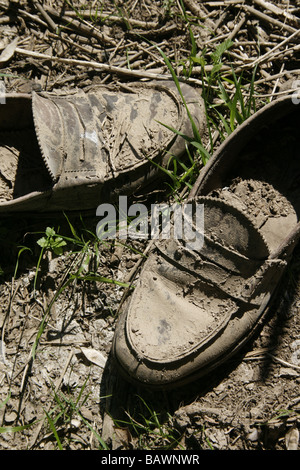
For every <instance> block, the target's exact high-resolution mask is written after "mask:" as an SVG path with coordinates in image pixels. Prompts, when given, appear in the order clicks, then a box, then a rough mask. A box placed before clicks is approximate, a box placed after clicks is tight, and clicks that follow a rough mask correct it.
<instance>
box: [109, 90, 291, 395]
mask: <svg viewBox="0 0 300 470" xmlns="http://www.w3.org/2000/svg"><path fill="white" fill-rule="evenodd" d="M299 128H300V107H299V106H298V107H297V106H295V105H294V104H293V103H292V101H291V98H290V97H288V98H284V99H283V100H278V101H277V102H274V103H272V104H270V105H268V106H266V107H265V108H264V109H262V110H261V111H259V112H258V113H256V114H255V116H254V117H252V118H250V119H249V120H248V122H246V123H245V124H243V125H241V126H240V127H239V128H238V129H237V131H235V132H234V133H233V134H232V135H231V136H230V137H229V138H228V140H226V142H224V144H222V146H221V147H220V149H219V150H218V151H217V153H216V154H215V156H214V157H213V158H212V159H211V161H210V162H209V163H208V164H207V166H206V167H205V169H204V171H203V172H202V173H201V175H200V177H199V179H198V181H197V182H196V184H195V186H194V188H193V190H192V192H191V194H190V197H189V201H188V202H187V204H186V207H187V206H188V204H190V205H193V206H194V210H193V213H194V219H193V224H194V225H192V227H193V229H194V230H195V229H196V228H197V219H196V215H195V214H196V212H195V208H197V207H198V208H199V207H201V208H202V209H203V219H204V230H203V233H202V235H203V236H202V244H201V246H200V244H198V245H197V244H195V245H192V243H191V241H192V238H190V239H186V240H181V239H179V237H178V239H176V237H175V236H173V238H172V237H170V239H168V240H159V241H158V242H157V243H156V246H155V248H154V250H153V251H152V253H151V255H150V256H149V257H148V259H147V261H146V262H145V264H144V266H143V268H142V270H141V273H140V276H139V279H138V282H137V284H136V287H135V289H134V291H133V294H132V296H131V298H129V300H128V302H127V305H126V308H125V309H124V312H123V313H122V315H121V316H120V320H119V322H118V324H117V327H116V332H115V337H114V341H113V347H112V356H113V357H114V360H115V364H116V366H117V368H118V369H119V371H120V372H121V373H122V374H123V375H124V377H127V379H129V380H131V381H133V382H136V383H139V384H144V385H147V386H149V387H151V386H152V387H157V388H170V387H176V386H179V385H182V384H185V383H187V382H189V381H191V380H194V379H196V378H198V377H201V376H203V375H204V374H207V372H209V371H210V370H212V369H213V368H215V367H217V366H219V365H220V364H221V363H223V362H224V361H225V360H227V359H228V358H229V357H231V356H232V355H233V354H234V353H236V351H237V350H239V348H240V347H241V346H242V345H244V343H245V342H246V341H247V340H249V338H250V337H251V336H252V335H253V333H254V332H255V331H256V330H257V327H258V325H260V324H261V323H262V321H263V320H264V319H265V316H266V314H267V312H268V310H269V307H270V304H271V301H272V300H273V298H274V296H275V293H276V291H277V288H278V285H279V281H280V279H281V277H282V274H283V273H284V271H285V269H286V266H287V264H288V263H289V261H290V259H291V257H292V253H293V249H294V247H295V246H296V243H297V242H298V240H299V237H300V223H299V215H300V198H299V195H300V155H299V149H300V139H299ZM199 220H200V219H199ZM175 224H176V218H175V217H174V227H175ZM199 229H201V224H199V225H198V234H199ZM174 233H175V232H174ZM200 239H201V237H200ZM200 241H201V240H199V243H200Z"/></svg>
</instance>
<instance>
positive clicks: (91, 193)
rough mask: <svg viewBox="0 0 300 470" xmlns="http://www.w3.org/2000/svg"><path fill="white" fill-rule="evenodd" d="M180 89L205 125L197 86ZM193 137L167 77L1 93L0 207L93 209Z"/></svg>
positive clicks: (148, 176) (146, 177)
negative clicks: (119, 85)
mask: <svg viewBox="0 0 300 470" xmlns="http://www.w3.org/2000/svg"><path fill="white" fill-rule="evenodd" d="M182 93H183V96H184V98H185V100H186V103H187V105H188V108H189V111H190V113H191V115H192V116H193V119H194V120H195V123H196V124H197V125H198V126H199V129H200V132H204V129H205V128H206V119H205V113H204V106H203V102H202V98H201V95H200V92H199V90H196V89H194V88H192V87H190V86H188V85H186V84H183V85H182ZM161 123H163V124H165V125H167V126H172V127H173V128H175V129H176V130H178V131H180V132H182V133H184V134H186V135H189V136H190V137H192V136H193V133H192V128H191V124H190V121H189V119H188V116H187V113H186V108H185V106H184V104H183V102H182V99H181V96H180V95H179V93H178V91H177V89H176V86H175V84H174V83H173V82H169V81H166V82H165V81H163V82H159V83H158V82H157V83H152V82H148V83H147V82H145V83H143V82H142V83H133V84H131V85H130V88H129V87H128V91H126V92H125V91H120V90H117V89H115V88H111V87H108V86H97V87H93V88H90V89H89V90H88V91H85V92H83V91H82V90H77V91H74V92H72V93H68V94H64V93H60V94H57V93H36V92H33V93H32V95H25V94H15V95H7V96H6V99H5V103H4V104H1V105H0V213H6V214H8V213H14V212H17V211H56V210H84V209H96V207H98V205H99V204H101V203H103V202H111V201H112V200H113V199H115V198H116V197H117V195H118V194H122V195H126V194H130V193H132V192H133V191H135V190H137V189H138V188H139V187H141V186H143V185H145V184H147V183H149V182H150V181H151V180H152V179H153V178H154V177H157V174H158V171H157V169H156V167H155V166H154V165H153V163H151V162H150V160H149V159H152V160H154V161H155V162H156V163H158V164H161V165H164V164H165V163H166V161H167V160H169V158H170V155H174V156H175V157H180V156H181V155H182V154H183V153H184V152H185V141H184V139H183V138H182V137H179V136H177V134H175V133H174V132H172V131H170V130H168V129H167V127H165V126H164V125H162V124H161Z"/></svg>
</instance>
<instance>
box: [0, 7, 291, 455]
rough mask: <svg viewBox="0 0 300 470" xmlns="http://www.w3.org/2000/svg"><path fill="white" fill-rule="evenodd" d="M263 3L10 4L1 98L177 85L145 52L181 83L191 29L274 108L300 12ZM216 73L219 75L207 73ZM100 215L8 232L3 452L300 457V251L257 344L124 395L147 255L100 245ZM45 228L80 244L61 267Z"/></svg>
mask: <svg viewBox="0 0 300 470" xmlns="http://www.w3.org/2000/svg"><path fill="white" fill-rule="evenodd" d="M265 3H266V2H263V1H254V2H250V1H235V0H228V1H227V0H224V1H213V0H212V1H204V2H197V1H196V0H191V1H183V2H180V1H176V0H157V1H149V0H130V1H126V2H125V1H121V0H117V1H115V2H114V1H110V0H103V1H90V2H80V1H75V0H74V1H72V0H70V1H62V0H60V1H55V2H54V0H44V1H42V2H40V3H39V2H37V1H32V2H31V1H22V0H21V1H19V2H15V1H11V2H9V1H6V0H0V51H3V50H4V49H5V48H6V47H7V46H9V45H11V46H10V47H9V48H8V49H6V53H5V55H4V54H3V55H2V56H0V67H1V70H0V73H1V76H0V80H1V84H2V85H3V84H4V85H5V88H6V90H7V91H18V92H30V90H32V89H33V88H36V89H42V90H54V89H62V88H64V89H68V88H73V87H82V88H84V87H85V86H89V85H91V84H93V83H107V84H110V83H119V84H120V86H121V87H122V86H124V85H126V84H128V83H129V82H130V81H131V80H139V79H147V78H148V74H149V73H151V74H152V75H153V76H154V77H155V76H157V77H158V78H159V76H160V75H167V74H168V73H169V71H168V69H167V68H166V66H165V64H164V61H163V60H162V56H161V55H160V54H159V52H158V50H157V48H155V47H153V45H152V46H151V43H149V41H151V42H152V43H154V44H156V45H159V46H160V48H161V49H162V50H163V51H164V52H165V54H166V55H167V56H168V57H169V58H170V59H172V61H173V64H174V67H175V68H176V71H177V73H178V74H179V75H180V76H184V74H185V73H188V71H189V65H190V63H189V57H190V55H191V50H192V41H191V36H190V34H189V29H188V25H189V26H190V28H191V29H192V31H193V37H194V40H195V45H196V48H197V50H196V55H197V56H198V57H200V54H201V52H203V53H204V54H205V56H206V57H210V53H211V52H213V51H214V50H215V48H216V46H217V45H218V44H221V43H222V42H223V41H224V40H226V39H228V38H230V39H232V41H233V46H232V48H231V49H230V51H229V53H228V54H227V55H226V61H224V62H223V64H224V65H223V68H222V70H221V71H224V73H225V72H226V70H227V71H228V68H229V69H230V67H229V64H232V65H233V67H234V69H235V71H236V73H237V75H238V76H239V74H240V73H241V71H242V70H243V71H244V73H245V74H246V75H247V74H248V75H249V74H251V73H252V71H253V68H254V65H257V73H256V77H255V89H256V92H257V94H258V95H259V98H257V102H258V103H259V102H261V103H263V102H266V101H268V100H270V99H275V98H276V96H278V94H280V93H282V92H283V91H284V89H287V88H291V83H292V82H291V80H293V79H294V80H295V77H296V78H297V75H296V74H297V73H299V68H300V67H299V47H300V38H299V35H297V30H298V28H299V18H300V7H299V3H298V2H297V1H296V0H294V1H286V0H281V1H275V2H272V3H271V4H269V5H265ZM297 3H298V6H297ZM41 5H42V7H41ZM200 5H201V6H200ZM270 5H271V6H270ZM183 7H184V8H185V11H186V15H187V16H186V18H185V16H184V13H183ZM76 8H77V11H76ZM78 11H80V15H79V14H78ZM104 18H105V19H104ZM15 38H18V44H17V48H15V47H16V44H15V43H14V42H13V41H14V39H15ZM193 65H194V67H193V68H192V70H191V73H190V77H189V81H190V82H191V83H192V84H193V85H194V86H200V85H201V83H202V79H201V67H200V65H199V62H197V61H194V63H193ZM211 69H212V62H209V60H208V61H207V68H206V71H207V73H208V74H209V73H210V72H211ZM206 83H207V82H206ZM224 83H225V82H224ZM230 86H231V85H230V83H229V82H228V87H229V88H228V89H229V90H230ZM212 99H216V100H218V97H217V95H215V96H212ZM216 102H217V101H216ZM224 112H225V111H224ZM218 144H219V140H218V136H217V135H216V139H215V147H217V146H218ZM168 182H169V180H168ZM142 197H143V200H144V201H147V202H148V203H149V202H150V201H152V202H153V201H155V200H159V201H161V200H165V199H166V198H167V197H169V187H168V185H166V184H164V183H163V184H160V185H158V186H157V188H154V189H153V190H152V192H151V193H150V194H146V195H143V196H140V199H139V200H141V198H142ZM94 215H95V214H92V215H90V214H81V215H78V214H76V215H72V214H70V215H69V218H70V222H71V224H72V227H73V228H74V229H75V230H76V233H77V234H78V235H79V239H76V237H75V235H74V233H72V230H71V228H70V225H69V224H68V222H67V219H66V217H64V216H61V217H60V218H57V217H51V216H47V215H44V216H36V215H35V214H31V215H30V216H27V217H25V216H24V217H17V218H7V219H6V218H2V219H1V221H0V237H1V244H0V250H1V262H0V266H1V285H0V299H1V305H0V327H1V338H0V339H1V343H0V345H1V349H0V386H1V388H0V419H1V422H0V431H1V432H0V449H2V450H4V449H9V450H12V449H18V450H27V449H39V450H40V449H43V450H48V449H57V448H59V447H62V448H64V449H71V450H73V449H74V450H79V449H80V450H84V449H91V450H93V449H102V448H105V447H107V448H109V449H134V450H137V449H151V450H157V449H167V448H173V449H188V450H193V451H200V450H202V449H221V450H240V449H243V450H260V449H265V450H272V449H275V450H284V449H295V448H297V446H298V434H299V432H298V429H299V418H300V395H299V384H300V375H299V372H300V317H299V310H300V284H299V282H298V280H299V273H300V250H299V248H298V249H297V250H296V253H295V256H294V259H293V263H292V266H291V267H290V269H289V271H288V272H287V275H286V277H285V279H284V282H283V284H282V286H281V288H280V291H279V293H278V296H277V298H276V300H275V302H274V305H273V309H272V311H271V312H270V317H269V319H268V321H267V323H266V324H265V325H264V326H263V327H262V328H261V331H260V332H259V335H257V336H256V337H255V338H254V339H253V340H252V342H251V344H248V345H247V347H246V348H245V349H244V350H243V351H241V352H240V353H239V354H238V356H237V357H235V358H234V359H233V360H232V361H230V362H229V363H228V364H226V366H225V367H222V368H221V370H216V371H215V372H214V373H211V374H210V375H209V376H208V377H206V378H205V379H202V380H201V381H198V382H195V383H193V384H192V385H191V386H188V387H185V388H182V389H180V390H174V391H172V392H168V393H167V394H165V393H163V392H160V393H153V392H151V391H150V390H145V389H143V388H136V387H133V386H132V385H129V384H127V383H124V382H122V380H121V379H120V378H119V377H118V376H117V375H116V374H115V372H114V370H113V369H112V368H111V367H110V359H109V351H110V347H111V342H112V337H113V334H114V325H115V322H116V319H117V316H118V312H119V309H120V308H122V304H121V299H122V296H123V294H124V290H125V288H124V287H123V286H122V283H124V282H127V280H128V276H129V275H130V273H131V272H132V269H134V270H135V269H137V267H138V263H139V261H140V260H141V257H142V253H143V252H144V250H145V249H147V242H140V241H135V242H134V243H133V242H132V241H128V244H127V245H126V246H121V245H118V244H109V245H105V246H104V245H99V244H97V243H96V242H95V239H94V238H93V236H92V235H91V233H90V232H94V233H95V229H96V223H97V220H96V218H95V217H94ZM47 227H53V228H54V230H55V231H56V232H57V233H58V232H59V233H60V234H61V235H64V236H67V237H69V238H70V239H71V240H70V241H67V244H66V245H65V246H64V247H63V249H64V250H63V253H62V254H61V255H56V254H55V253H54V252H53V250H52V251H51V250H47V251H46V252H44V253H43V256H42V257H41V259H40V253H41V246H40V245H38V244H37V240H39V239H40V238H41V237H42V236H43V235H44V236H45V230H46V228H47ZM83 239H84V241H82V240H83ZM87 241H89V244H87V243H85V242H87ZM21 247H26V249H24V250H22V248H21ZM27 248H28V249H27ZM29 249H30V250H29ZM79 267H81V268H82V269H81V271H80V272H78V269H79ZM74 273H77V275H76V276H74V279H71V277H70V276H71V275H72V274H74ZM91 273H92V274H93V275H92V276H91ZM137 273H138V271H137ZM88 275H89V276H88ZM96 276H98V277H97V278H96ZM100 276H103V277H105V278H107V279H109V280H113V281H114V283H108V282H101V278H100ZM67 281H68V282H67ZM116 281H117V283H116ZM118 283H119V284H118ZM183 327H184V325H183Z"/></svg>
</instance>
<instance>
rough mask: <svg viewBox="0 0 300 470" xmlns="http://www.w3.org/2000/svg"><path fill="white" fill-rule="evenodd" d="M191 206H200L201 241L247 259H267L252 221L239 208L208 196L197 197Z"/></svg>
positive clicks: (265, 246)
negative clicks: (213, 244)
mask: <svg viewBox="0 0 300 470" xmlns="http://www.w3.org/2000/svg"><path fill="white" fill-rule="evenodd" d="M194 203H197V204H203V209H204V237H205V238H207V239H209V240H211V241H213V242H216V243H218V244H219V245H221V246H223V247H224V248H226V249H229V250H232V251H235V252H237V253H239V254H241V255H243V256H245V257H247V258H250V259H265V258H267V257H268V256H269V254H270V252H269V248H268V245H267V243H266V241H265V239H264V237H263V235H262V234H261V233H260V232H259V230H258V229H257V228H256V227H255V224H254V220H252V219H251V217H250V216H249V215H247V214H246V213H244V212H242V211H241V209H240V208H238V207H237V206H234V205H233V204H231V203H228V202H225V201H223V200H221V199H218V198H214V197H209V196H203V197H202V196H200V197H197V198H196V199H195V200H194Z"/></svg>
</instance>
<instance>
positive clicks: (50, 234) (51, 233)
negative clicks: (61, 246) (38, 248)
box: [45, 227, 55, 238]
mask: <svg viewBox="0 0 300 470" xmlns="http://www.w3.org/2000/svg"><path fill="white" fill-rule="evenodd" d="M45 233H46V235H47V237H49V238H50V237H54V236H55V230H54V228H51V227H47V228H46V232H45Z"/></svg>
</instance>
